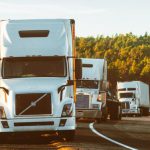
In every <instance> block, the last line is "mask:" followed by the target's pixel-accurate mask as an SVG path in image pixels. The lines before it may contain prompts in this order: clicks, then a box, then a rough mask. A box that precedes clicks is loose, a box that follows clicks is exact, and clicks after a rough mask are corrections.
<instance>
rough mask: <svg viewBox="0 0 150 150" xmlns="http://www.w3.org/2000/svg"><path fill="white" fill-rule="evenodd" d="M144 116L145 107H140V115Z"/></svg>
mask: <svg viewBox="0 0 150 150" xmlns="http://www.w3.org/2000/svg"><path fill="white" fill-rule="evenodd" d="M142 116H143V108H140V117H142Z"/></svg>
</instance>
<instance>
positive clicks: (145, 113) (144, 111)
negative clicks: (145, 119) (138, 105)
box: [143, 108, 149, 116]
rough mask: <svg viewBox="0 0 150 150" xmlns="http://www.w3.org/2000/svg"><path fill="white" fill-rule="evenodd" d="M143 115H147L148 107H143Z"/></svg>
mask: <svg viewBox="0 0 150 150" xmlns="http://www.w3.org/2000/svg"><path fill="white" fill-rule="evenodd" d="M143 116H149V108H143Z"/></svg>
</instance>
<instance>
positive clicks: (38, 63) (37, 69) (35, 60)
mask: <svg viewBox="0 0 150 150" xmlns="http://www.w3.org/2000/svg"><path fill="white" fill-rule="evenodd" d="M2 71H3V72H2V76H3V78H25V77H26V78H27V77H65V76H66V73H67V70H66V59H65V57H64V56H63V57H62V56H60V57H59V56H57V57H47V56H45V57H18V58H17V57H13V58H4V59H3V63H2Z"/></svg>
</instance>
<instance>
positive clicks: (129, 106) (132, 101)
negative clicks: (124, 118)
mask: <svg viewBox="0 0 150 150" xmlns="http://www.w3.org/2000/svg"><path fill="white" fill-rule="evenodd" d="M117 96H118V99H119V101H120V102H121V103H122V114H124V115H148V114H149V108H150V100H149V86H148V85H147V84H145V83H143V82H141V81H129V82H118V83H117Z"/></svg>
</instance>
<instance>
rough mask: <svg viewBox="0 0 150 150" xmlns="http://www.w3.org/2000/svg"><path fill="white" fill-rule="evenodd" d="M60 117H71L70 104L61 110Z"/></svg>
mask: <svg viewBox="0 0 150 150" xmlns="http://www.w3.org/2000/svg"><path fill="white" fill-rule="evenodd" d="M61 116H62V117H71V116H72V104H65V105H64V107H63V110H62V114H61Z"/></svg>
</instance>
